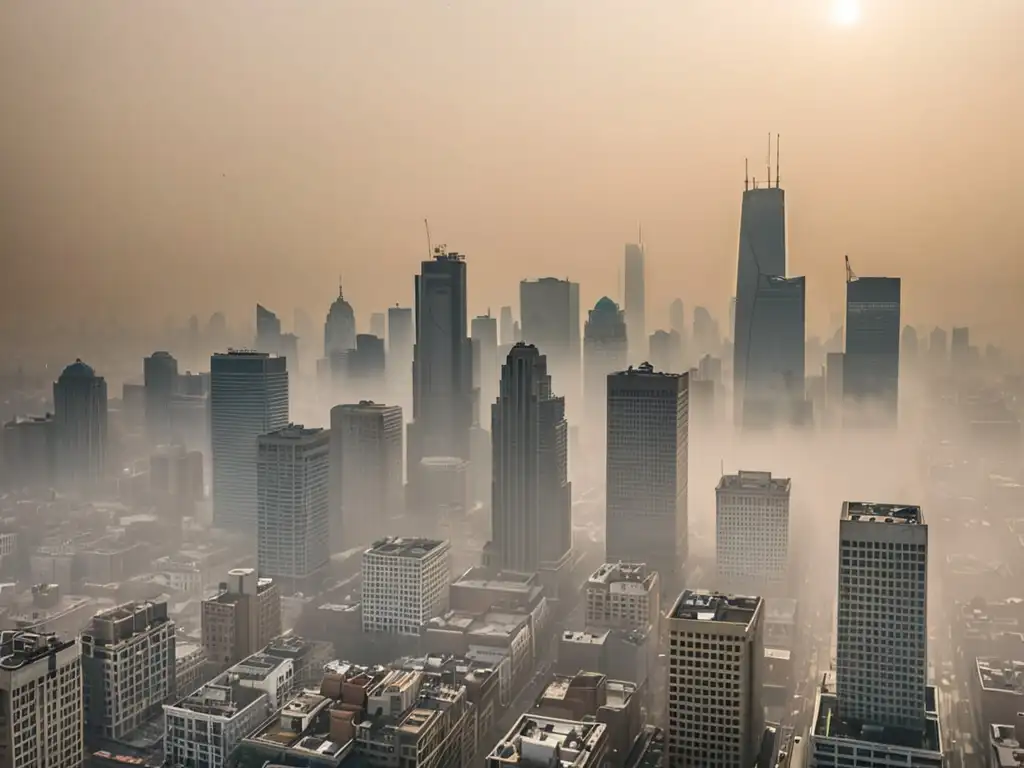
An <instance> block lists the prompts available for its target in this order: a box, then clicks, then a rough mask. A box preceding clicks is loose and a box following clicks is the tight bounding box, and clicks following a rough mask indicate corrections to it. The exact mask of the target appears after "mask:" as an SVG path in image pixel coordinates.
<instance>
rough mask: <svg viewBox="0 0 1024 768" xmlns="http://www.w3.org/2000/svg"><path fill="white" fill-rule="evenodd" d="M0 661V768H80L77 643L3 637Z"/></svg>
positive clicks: (32, 635) (49, 638)
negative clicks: (1, 708)
mask: <svg viewBox="0 0 1024 768" xmlns="http://www.w3.org/2000/svg"><path fill="white" fill-rule="evenodd" d="M0 656H2V657H3V664H0V706H2V707H3V712H4V717H3V720H2V721H0V765H2V766H4V768H80V766H81V765H82V758H83V757H84V751H83V743H82V664H81V647H80V646H79V644H78V641H77V640H63V641H62V640H61V639H60V638H58V637H57V635H40V634H36V633H34V632H4V633H3V637H2V639H0Z"/></svg>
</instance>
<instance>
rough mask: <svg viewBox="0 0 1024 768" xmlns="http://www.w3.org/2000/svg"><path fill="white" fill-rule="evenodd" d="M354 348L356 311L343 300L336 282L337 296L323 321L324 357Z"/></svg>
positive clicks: (343, 297) (339, 286)
mask: <svg viewBox="0 0 1024 768" xmlns="http://www.w3.org/2000/svg"><path fill="white" fill-rule="evenodd" d="M355 348H356V313H355V312H354V311H353V309H352V305H351V304H349V303H348V302H347V301H345V292H344V290H342V287H341V284H340V283H339V284H338V298H336V299H335V300H334V302H333V303H332V304H331V308H330V309H329V310H328V311H327V319H326V320H325V321H324V357H325V358H327V359H328V360H329V359H330V358H331V355H332V354H334V353H338V352H347V351H348V350H350V349H355Z"/></svg>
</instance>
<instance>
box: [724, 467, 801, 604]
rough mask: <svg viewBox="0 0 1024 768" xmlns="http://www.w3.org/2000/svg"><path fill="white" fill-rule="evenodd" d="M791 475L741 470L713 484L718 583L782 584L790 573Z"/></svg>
mask: <svg viewBox="0 0 1024 768" xmlns="http://www.w3.org/2000/svg"><path fill="white" fill-rule="evenodd" d="M790 488H791V482H790V480H789V478H783V477H772V473H771V472H751V471H747V470H742V469H741V470H740V471H739V473H738V474H735V475H723V476H722V479H721V480H720V481H719V483H718V488H717V489H716V490H715V552H716V556H717V562H718V579H719V583H720V584H721V585H723V586H725V587H727V588H728V589H730V590H747V589H757V590H759V591H760V590H763V591H762V594H770V593H771V592H773V591H775V590H778V589H779V588H780V587H784V586H785V584H786V582H787V578H788V574H789V494H790Z"/></svg>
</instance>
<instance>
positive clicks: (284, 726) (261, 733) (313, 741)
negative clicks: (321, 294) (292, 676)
mask: <svg viewBox="0 0 1024 768" xmlns="http://www.w3.org/2000/svg"><path fill="white" fill-rule="evenodd" d="M332 704H333V702H332V700H331V699H329V698H327V697H325V696H321V695H319V694H318V693H316V692H315V691H312V690H305V691H302V692H300V693H299V694H298V695H296V696H295V697H294V698H292V699H291V700H290V701H289V702H288V703H287V704H285V705H284V707H283V708H282V709H281V711H280V712H279V713H278V715H277V717H275V718H273V719H272V720H270V721H269V722H266V723H264V724H263V725H262V726H261V727H260V728H259V729H258V730H257V731H256V732H255V733H254V734H252V735H251V736H249V737H247V738H246V739H245V741H249V742H255V743H261V744H268V745H272V746H274V747H279V748H283V749H287V750H289V751H291V752H293V753H295V754H296V755H297V756H299V757H303V758H306V759H312V758H316V757H321V758H330V759H331V760H332V761H337V760H341V759H342V758H343V757H344V756H345V755H346V754H347V753H348V752H349V751H351V749H352V747H353V742H352V741H351V740H349V741H347V742H345V743H338V742H335V741H331V739H330V717H329V715H328V712H327V710H329V709H330V707H331V706H332ZM304 721H305V722H306V723H307V726H306V728H304V729H302V730H299V729H298V728H297V726H298V727H301V724H302V723H303V722H304Z"/></svg>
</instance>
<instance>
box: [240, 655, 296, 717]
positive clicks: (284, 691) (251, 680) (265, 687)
mask: <svg viewBox="0 0 1024 768" xmlns="http://www.w3.org/2000/svg"><path fill="white" fill-rule="evenodd" d="M227 675H228V679H230V680H231V681H237V682H238V684H239V685H241V686H242V687H244V688H252V689H254V690H258V691H263V692H264V693H266V694H267V699H268V702H269V704H270V708H271V709H280V708H281V707H283V706H284V705H285V702H286V701H287V700H288V699H289V698H290V697H291V695H292V691H293V689H294V687H295V665H294V664H293V663H292V660H291V659H284V658H280V657H278V656H271V655H270V654H268V653H254V654H253V655H252V656H247V657H246V658H244V659H242V660H241V661H240V662H238V663H237V664H233V665H231V667H230V668H228V671H227Z"/></svg>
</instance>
